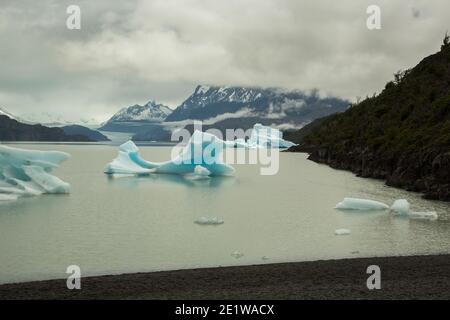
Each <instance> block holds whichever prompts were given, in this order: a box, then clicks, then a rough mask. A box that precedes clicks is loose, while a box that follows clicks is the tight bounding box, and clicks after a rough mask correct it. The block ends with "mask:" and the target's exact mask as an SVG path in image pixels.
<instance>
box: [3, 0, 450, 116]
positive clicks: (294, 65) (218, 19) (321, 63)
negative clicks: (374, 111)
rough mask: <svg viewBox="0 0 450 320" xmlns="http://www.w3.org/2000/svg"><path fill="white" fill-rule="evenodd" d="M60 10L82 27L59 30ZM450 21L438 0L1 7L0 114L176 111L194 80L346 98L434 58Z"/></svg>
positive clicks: (158, 0)
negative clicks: (375, 11)
mask: <svg viewBox="0 0 450 320" xmlns="http://www.w3.org/2000/svg"><path fill="white" fill-rule="evenodd" d="M70 4H76V5H79V6H80V8H81V30H68V29H67V28H66V19H67V17H68V14H67V13H66V8H67V6H69V5H70ZM370 4H377V5H379V6H380V7H381V10H382V11H381V14H382V15H381V23H382V28H381V30H368V29H367V27H366V19H367V17H368V15H367V14H366V9H367V7H368V5H370ZM449 13H450V1H448V0H397V1H393V0H386V1H375V0H371V1H366V0H352V1H350V0H340V1H331V0H330V1H328V0H315V1H309V0H308V1H306V0H305V1H301V0H217V1H216V0H145V1H144V0H128V1H110V0H96V1H92V0H86V1H82V0H78V1H77V0H70V1H65V0H63V1H61V0H39V1H32V0H29V1H25V0H0V107H4V108H6V109H7V110H9V111H10V112H11V113H14V114H19V115H20V114H24V113H25V114H26V113H38V112H42V111H47V112H52V113H58V114H63V115H64V116H66V117H67V118H69V119H71V118H73V119H75V118H78V117H79V115H83V116H86V117H96V118H98V119H100V120H105V118H107V117H108V116H110V115H112V114H113V113H114V112H116V111H117V110H118V109H119V108H121V107H124V106H127V105H131V104H135V103H139V104H142V103H145V102H147V101H148V100H150V99H155V100H157V101H159V102H162V103H166V104H168V105H169V106H171V107H175V106H176V105H177V104H179V103H180V102H181V101H182V100H184V98H186V97H187V96H188V95H189V94H190V93H191V92H192V90H193V89H194V87H195V86H196V85H197V84H200V83H202V84H212V85H243V86H265V87H282V88H287V89H300V90H310V89H312V88H318V89H319V90H320V92H322V93H323V94H328V95H336V96H340V97H343V98H348V99H355V98H356V97H357V96H366V95H372V94H373V93H374V92H379V91H380V90H381V89H382V88H383V87H384V84H385V83H386V82H387V81H388V80H390V79H391V78H392V75H393V73H394V72H395V71H397V70H399V69H404V68H407V67H412V66H414V65H415V64H417V63H418V62H419V61H420V60H421V59H422V58H423V57H425V56H427V55H429V54H431V53H434V52H436V51H438V50H439V48H440V45H441V42H442V38H443V36H444V34H445V31H446V30H447V29H450V19H449Z"/></svg>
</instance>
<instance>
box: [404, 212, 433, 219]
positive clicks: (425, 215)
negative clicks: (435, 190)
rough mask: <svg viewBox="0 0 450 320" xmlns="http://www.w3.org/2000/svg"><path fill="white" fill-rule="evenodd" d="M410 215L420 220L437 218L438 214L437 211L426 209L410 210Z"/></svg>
mask: <svg viewBox="0 0 450 320" xmlns="http://www.w3.org/2000/svg"><path fill="white" fill-rule="evenodd" d="M409 217H410V218H411V219H418V220H431V221H433V220H437V218H438V214H437V213H436V211H425V212H414V211H412V212H410V213H409Z"/></svg>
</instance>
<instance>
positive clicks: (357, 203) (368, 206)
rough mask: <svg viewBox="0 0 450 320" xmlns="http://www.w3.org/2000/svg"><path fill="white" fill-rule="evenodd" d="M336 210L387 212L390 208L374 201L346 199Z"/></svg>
mask: <svg viewBox="0 0 450 320" xmlns="http://www.w3.org/2000/svg"><path fill="white" fill-rule="evenodd" d="M335 208H336V209H342V210H385V209H389V206H388V205H387V204H384V203H382V202H378V201H374V200H367V199H358V198H344V200H343V201H341V202H339V203H338V204H337V205H336V207H335Z"/></svg>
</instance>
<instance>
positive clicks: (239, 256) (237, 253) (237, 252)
mask: <svg viewBox="0 0 450 320" xmlns="http://www.w3.org/2000/svg"><path fill="white" fill-rule="evenodd" d="M231 256H232V257H234V258H236V259H239V258H242V257H243V256H244V254H243V253H242V252H240V251H239V250H236V251H234V252H233V253H232V254H231Z"/></svg>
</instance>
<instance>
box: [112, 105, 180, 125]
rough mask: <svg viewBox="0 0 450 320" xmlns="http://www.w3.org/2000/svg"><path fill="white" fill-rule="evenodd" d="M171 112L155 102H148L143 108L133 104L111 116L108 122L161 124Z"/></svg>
mask: <svg viewBox="0 0 450 320" xmlns="http://www.w3.org/2000/svg"><path fill="white" fill-rule="evenodd" d="M171 112H172V109H170V108H169V107H167V106H165V105H163V104H157V103H156V102H155V101H150V102H148V103H147V104H145V105H143V106H141V105H138V104H135V105H134V106H130V107H126V108H123V109H121V110H119V112H117V113H116V114H115V115H113V116H112V117H111V118H110V119H109V120H108V122H127V121H148V122H161V121H164V120H165V119H166V117H167V116H168V115H169V114H170V113H171Z"/></svg>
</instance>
